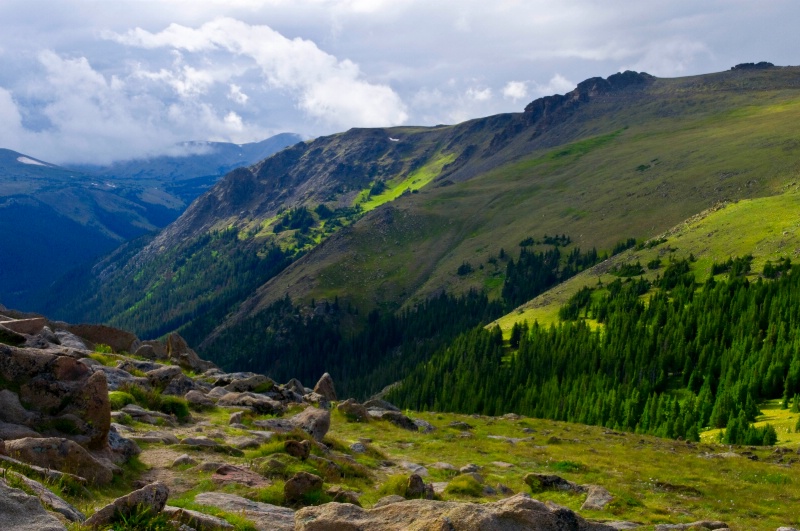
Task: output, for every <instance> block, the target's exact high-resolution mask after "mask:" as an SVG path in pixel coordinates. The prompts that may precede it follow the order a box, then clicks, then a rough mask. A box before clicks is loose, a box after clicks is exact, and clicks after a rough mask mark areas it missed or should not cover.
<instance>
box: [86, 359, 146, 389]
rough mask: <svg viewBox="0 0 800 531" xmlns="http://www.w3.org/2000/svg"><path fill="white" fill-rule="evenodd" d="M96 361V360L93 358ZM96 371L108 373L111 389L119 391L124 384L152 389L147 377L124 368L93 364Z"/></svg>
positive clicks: (107, 379)
mask: <svg viewBox="0 0 800 531" xmlns="http://www.w3.org/2000/svg"><path fill="white" fill-rule="evenodd" d="M92 361H94V360H92ZM92 369H93V370H94V372H102V373H103V374H105V375H106V381H107V382H108V390H109V391H119V389H120V388H121V387H122V386H124V385H138V386H140V387H143V388H145V389H150V382H149V381H148V380H147V378H144V377H141V376H134V375H132V374H131V373H129V372H128V371H126V370H124V369H119V368H117V367H106V366H104V365H93V366H92Z"/></svg>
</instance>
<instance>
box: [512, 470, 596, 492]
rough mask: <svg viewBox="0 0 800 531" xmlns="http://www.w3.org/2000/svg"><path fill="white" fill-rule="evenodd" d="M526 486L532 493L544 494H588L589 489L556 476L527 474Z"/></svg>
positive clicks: (525, 478)
mask: <svg viewBox="0 0 800 531" xmlns="http://www.w3.org/2000/svg"><path fill="white" fill-rule="evenodd" d="M523 481H524V482H525V484H526V485H528V486H529V487H530V488H531V491H532V492H542V491H544V490H561V491H566V492H586V491H587V490H588V488H587V487H586V486H584V485H578V484H577V483H573V482H572V481H567V480H566V479H564V478H562V477H560V476H556V475H554V474H536V473H533V474H526V475H525V477H524V478H523Z"/></svg>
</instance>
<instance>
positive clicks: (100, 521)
mask: <svg viewBox="0 0 800 531" xmlns="http://www.w3.org/2000/svg"><path fill="white" fill-rule="evenodd" d="M168 497H169V489H168V488H167V486H166V485H164V484H163V483H158V482H156V483H151V484H149V485H146V486H144V487H142V488H141V489H139V490H135V491H133V492H131V493H130V494H127V495H125V496H122V497H121V498H117V499H116V500H114V501H113V502H111V503H109V504H108V505H106V506H105V507H103V508H102V509H100V510H99V511H97V512H96V513H94V514H93V515H92V516H90V517H89V519H88V520H86V524H85V525H87V526H92V527H103V526H106V525H108V524H110V523H111V522H113V521H114V520H115V519H118V518H120V517H127V516H129V515H131V514H132V513H133V512H134V511H137V510H142V509H147V510H150V511H152V513H160V512H161V510H162V509H163V508H164V506H165V505H166V503H167V498H168Z"/></svg>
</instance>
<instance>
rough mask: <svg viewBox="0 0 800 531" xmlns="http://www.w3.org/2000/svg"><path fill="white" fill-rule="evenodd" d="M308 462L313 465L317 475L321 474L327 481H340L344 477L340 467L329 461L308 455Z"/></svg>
mask: <svg viewBox="0 0 800 531" xmlns="http://www.w3.org/2000/svg"><path fill="white" fill-rule="evenodd" d="M308 460H309V461H311V462H312V463H314V468H316V469H317V470H318V471H319V473H320V474H322V475H323V476H324V477H325V479H327V480H328V481H332V482H333V481H341V479H342V478H343V477H344V471H343V470H342V467H340V466H339V465H337V464H336V463H334V462H333V461H331V460H330V459H325V458H324V457H317V456H316V455H310V456H308Z"/></svg>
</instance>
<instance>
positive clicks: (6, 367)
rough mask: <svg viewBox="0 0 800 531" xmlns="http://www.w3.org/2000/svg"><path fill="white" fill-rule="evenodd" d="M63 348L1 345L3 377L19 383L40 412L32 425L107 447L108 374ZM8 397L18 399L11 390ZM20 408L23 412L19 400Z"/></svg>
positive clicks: (0, 375) (30, 418) (24, 397)
mask: <svg viewBox="0 0 800 531" xmlns="http://www.w3.org/2000/svg"><path fill="white" fill-rule="evenodd" d="M61 354H62V352H61V351H58V350H37V349H25V348H16V347H9V346H7V345H0V378H1V379H3V380H5V381H7V382H13V383H14V385H18V386H19V401H20V402H21V403H24V404H27V406H28V408H29V409H30V410H32V412H33V413H34V415H33V416H28V418H27V419H26V420H25V424H26V425H28V426H30V427H36V428H38V429H39V430H42V431H46V432H48V433H50V432H54V433H59V432H61V433H64V434H65V435H68V436H70V437H71V438H73V439H75V440H76V441H79V442H80V443H81V444H85V445H86V446H87V447H88V448H91V449H103V448H105V447H106V444H107V441H108V430H109V427H110V426H111V418H110V413H111V406H110V404H109V402H108V386H107V385H106V377H105V374H103V373H101V372H93V371H92V370H91V369H90V368H89V366H87V365H86V364H84V363H82V362H81V361H79V360H77V359H75V358H73V357H70V356H64V355H61ZM10 392H11V391H9V393H10ZM4 397H5V399H6V400H7V401H9V402H14V398H13V396H11V395H9V394H8V393H5V394H4ZM14 414H15V415H17V416H18V417H19V416H20V415H22V412H21V410H19V408H17V407H16V404H14ZM34 423H35V425H34Z"/></svg>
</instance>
